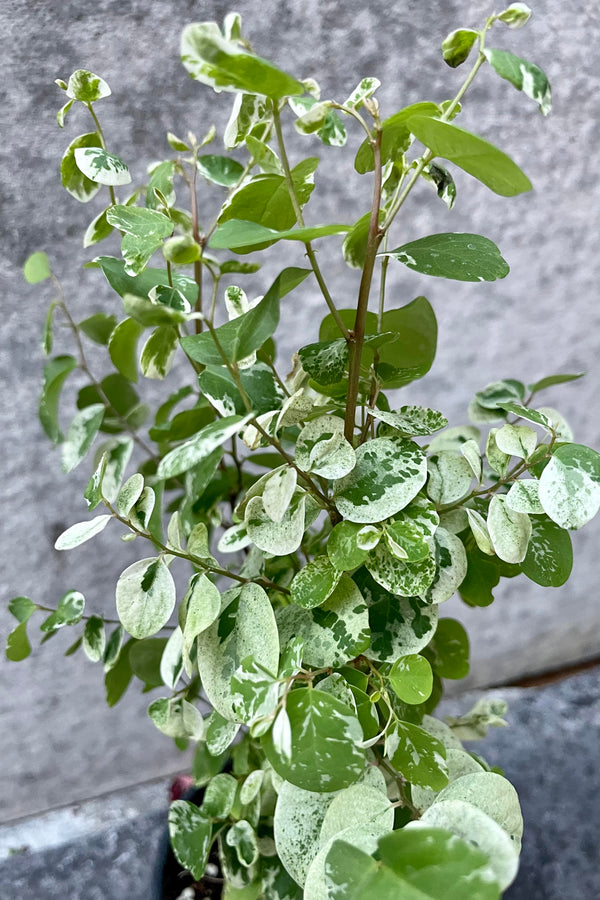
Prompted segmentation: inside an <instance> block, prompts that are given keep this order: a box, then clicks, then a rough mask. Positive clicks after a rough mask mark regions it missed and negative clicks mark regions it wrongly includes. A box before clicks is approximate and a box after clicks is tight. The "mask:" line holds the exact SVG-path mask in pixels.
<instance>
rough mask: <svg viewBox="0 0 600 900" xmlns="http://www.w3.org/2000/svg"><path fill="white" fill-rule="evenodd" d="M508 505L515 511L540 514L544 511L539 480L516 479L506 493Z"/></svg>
mask: <svg viewBox="0 0 600 900" xmlns="http://www.w3.org/2000/svg"><path fill="white" fill-rule="evenodd" d="M506 505H507V506H510V508H511V509H514V511H515V512H520V513H528V514H529V515H533V516H539V515H542V513H543V512H544V507H543V506H542V504H541V503H540V485H539V482H538V481H534V480H533V479H531V480H529V479H528V480H526V481H525V480H521V481H515V483H514V484H513V485H512V486H511V488H510V490H509V492H508V494H507V495H506Z"/></svg>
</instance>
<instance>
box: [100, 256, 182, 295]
mask: <svg viewBox="0 0 600 900" xmlns="http://www.w3.org/2000/svg"><path fill="white" fill-rule="evenodd" d="M93 264H94V265H97V266H99V267H100V268H101V269H102V272H103V273H104V275H105V277H106V280H107V281H108V283H109V284H110V286H111V288H112V289H113V290H114V291H116V292H117V294H119V296H121V297H124V296H125V295H126V294H135V296H136V297H142V298H143V299H144V300H147V299H148V295H149V294H150V291H151V290H152V289H153V288H155V287H156V286H157V285H162V286H163V287H165V288H168V289H170V290H172V289H173V288H175V289H176V290H178V291H180V292H181V293H182V294H183V295H184V297H185V299H186V300H187V301H188V303H189V304H190V308H191V307H192V306H194V305H195V303H196V299H197V297H198V285H197V284H196V282H195V281H194V279H193V278H188V277H187V275H180V274H179V273H177V272H172V273H171V281H172V282H173V288H172V287H171V285H170V282H169V273H168V272H167V270H166V269H148V268H146V269H144V271H143V272H141V273H140V274H139V275H128V274H127V272H126V271H125V263H124V262H123V260H122V259H116V258H115V257H114V256H98V257H96V259H95V260H94V263H93Z"/></svg>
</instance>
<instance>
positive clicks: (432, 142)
mask: <svg viewBox="0 0 600 900" xmlns="http://www.w3.org/2000/svg"><path fill="white" fill-rule="evenodd" d="M408 125H409V127H410V129H411V130H412V132H413V134H415V135H416V137H417V138H418V139H419V140H420V141H421V143H423V144H425V146H426V147H428V148H429V150H431V152H432V153H433V154H434V155H435V156H441V157H443V158H444V159H448V160H450V162H453V163H454V164H455V165H457V166H458V167H459V168H460V169H463V170H464V171H465V172H467V173H468V174H469V175H472V176H473V177H474V178H477V180H478V181H481V182H482V184H485V185H486V186H487V187H489V189H490V190H492V191H494V193H496V194H500V195H501V196H503V197H514V196H515V195H516V194H521V193H523V192H524V191H530V190H531V182H530V181H529V179H528V178H527V176H526V175H525V173H524V172H522V171H521V169H520V168H519V167H518V166H517V165H516V163H514V162H513V161H512V159H510V157H509V156H507V155H506V154H505V153H503V152H502V151H501V150H498V148H497V147H494V145H493V144H490V143H489V142H488V141H485V140H484V139H483V138H480V137H478V136H477V135H475V134H471V133H470V132H468V131H465V130H464V129H463V128H459V127H458V126H457V125H452V124H450V123H449V122H442V121H441V120H440V119H433V118H430V117H428V116H423V115H418V116H411V118H410V119H409V121H408Z"/></svg>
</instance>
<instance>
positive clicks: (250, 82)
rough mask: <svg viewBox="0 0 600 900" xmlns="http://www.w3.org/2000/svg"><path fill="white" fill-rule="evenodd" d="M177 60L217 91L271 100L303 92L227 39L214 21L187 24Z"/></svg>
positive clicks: (280, 73)
mask: <svg viewBox="0 0 600 900" xmlns="http://www.w3.org/2000/svg"><path fill="white" fill-rule="evenodd" d="M181 61H182V62H183V65H184V66H185V68H186V69H187V71H188V72H189V73H190V75H191V76H192V78H195V79H196V81H201V82H202V83H203V84H208V85H209V86H210V87H212V88H214V89H215V90H218V91H244V92H246V93H248V94H261V95H265V96H266V97H271V98H273V99H279V98H281V97H287V96H290V95H292V96H293V95H298V94H302V93H304V87H303V85H302V83H301V82H299V81H297V80H296V79H295V78H293V77H292V76H291V75H288V74H286V73H285V72H283V71H282V70H281V69H278V68H277V67H276V66H274V65H273V64H272V63H270V62H268V61H267V60H265V59H261V57H260V56H255V55H254V54H253V53H249V52H248V51H247V50H246V49H244V48H243V47H242V46H241V45H240V44H239V43H238V42H237V41H227V40H225V39H224V38H223V37H222V35H221V31H220V29H219V27H218V25H217V24H216V23H215V22H196V23H194V24H193V25H187V26H186V28H184V30H183V34H182V36H181Z"/></svg>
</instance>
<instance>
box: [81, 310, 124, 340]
mask: <svg viewBox="0 0 600 900" xmlns="http://www.w3.org/2000/svg"><path fill="white" fill-rule="evenodd" d="M116 324H117V318H116V316H113V315H107V314H106V313H101V312H100V313H94V315H93V316H88V318H87V319H83V320H82V321H81V322H80V323H79V325H78V328H80V329H81V331H83V333H84V334H85V335H86V336H87V337H89V338H90V340H92V341H95V343H96V344H101V345H102V346H106V345H107V344H108V341H109V339H110V336H111V334H112V332H113V331H114V329H115V326H116Z"/></svg>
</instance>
